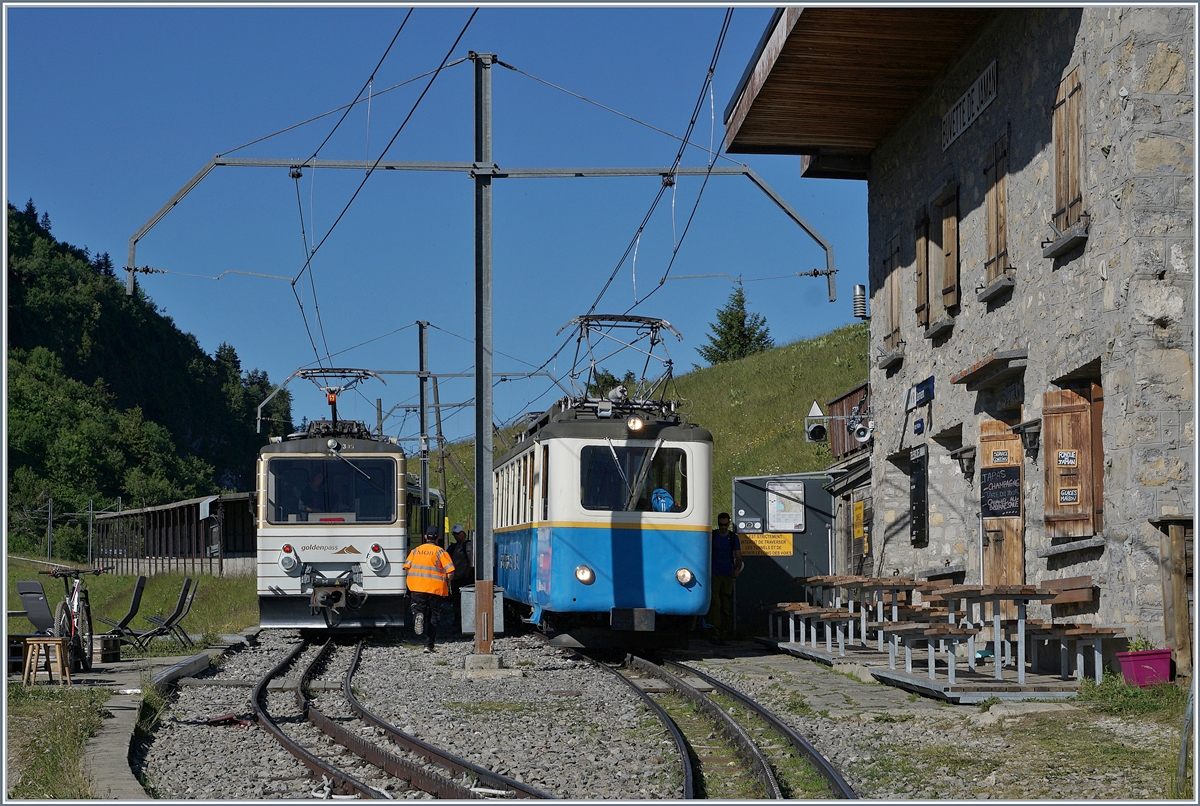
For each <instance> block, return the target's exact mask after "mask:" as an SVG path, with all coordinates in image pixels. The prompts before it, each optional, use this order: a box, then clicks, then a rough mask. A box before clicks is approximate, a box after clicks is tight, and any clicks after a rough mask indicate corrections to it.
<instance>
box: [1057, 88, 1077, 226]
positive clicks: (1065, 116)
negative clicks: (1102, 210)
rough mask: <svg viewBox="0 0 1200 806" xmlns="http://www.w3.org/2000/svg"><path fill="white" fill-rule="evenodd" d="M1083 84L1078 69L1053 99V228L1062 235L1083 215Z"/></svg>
mask: <svg viewBox="0 0 1200 806" xmlns="http://www.w3.org/2000/svg"><path fill="white" fill-rule="evenodd" d="M1082 111H1083V84H1082V82H1081V81H1080V79H1079V68H1078V67H1076V68H1075V69H1074V70H1072V71H1071V72H1070V73H1068V74H1067V76H1066V78H1064V79H1063V80H1062V81H1061V82H1059V85H1058V91H1057V93H1056V94H1055V97H1054V106H1053V107H1052V113H1053V126H1054V213H1053V221H1054V226H1055V227H1056V228H1057V229H1058V231H1059V232H1064V233H1065V232H1066V231H1067V230H1068V229H1070V228H1071V227H1073V226H1075V225H1076V224H1078V223H1079V218H1080V215H1081V214H1082V213H1083V182H1082V181H1081V176H1080V169H1081V157H1082V153H1081V152H1082V148H1083V144H1082V131H1083V127H1082V123H1083V120H1082Z"/></svg>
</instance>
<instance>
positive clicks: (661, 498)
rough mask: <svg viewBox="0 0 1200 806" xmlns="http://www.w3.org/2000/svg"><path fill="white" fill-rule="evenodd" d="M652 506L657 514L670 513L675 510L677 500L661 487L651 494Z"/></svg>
mask: <svg viewBox="0 0 1200 806" xmlns="http://www.w3.org/2000/svg"><path fill="white" fill-rule="evenodd" d="M650 506H652V507H654V511H655V512H670V511H671V510H672V509H674V508H675V499H674V498H672V497H671V494H670V493H669V492H667V491H666V490H664V489H663V488H662V487H659V488H658V489H656V490H655V491H654V492H652V493H650Z"/></svg>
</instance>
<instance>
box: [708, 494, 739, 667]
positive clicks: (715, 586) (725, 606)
mask: <svg viewBox="0 0 1200 806" xmlns="http://www.w3.org/2000/svg"><path fill="white" fill-rule="evenodd" d="M741 568H742V544H741V541H739V540H738V536H737V534H736V533H735V532H731V531H730V530H729V513H728V512H722V513H721V514H719V515H717V528H716V529H714V530H713V533H712V602H711V603H710V604H709V608H708V615H707V616H706V617H705V619H706V620H707V621H708V623H709V624H711V625H712V627H713V630H714V632H715V633H716V637H715V640H714V641H713V643H716V644H723V643H725V642H726V640H728V638H729V636H730V634H731V633H732V632H733V580H735V579H736V578H737V576H738V574H740V573H741Z"/></svg>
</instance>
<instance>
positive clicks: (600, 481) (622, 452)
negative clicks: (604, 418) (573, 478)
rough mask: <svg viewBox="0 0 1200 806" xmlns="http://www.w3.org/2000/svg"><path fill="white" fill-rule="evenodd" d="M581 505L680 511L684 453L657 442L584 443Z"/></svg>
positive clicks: (683, 492)
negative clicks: (634, 443)
mask: <svg viewBox="0 0 1200 806" xmlns="http://www.w3.org/2000/svg"><path fill="white" fill-rule="evenodd" d="M579 475H580V497H581V499H582V503H583V508H584V509H593V510H601V511H604V512H683V511H684V510H685V509H687V504H688V502H687V455H686V454H685V453H684V452H683V451H682V450H680V449H679V448H663V447H661V446H659V445H647V446H636V447H635V446H617V445H613V444H612V443H608V444H605V445H587V446H584V448H583V452H582V455H581V465H580V474H579Z"/></svg>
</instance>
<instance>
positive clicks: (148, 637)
mask: <svg viewBox="0 0 1200 806" xmlns="http://www.w3.org/2000/svg"><path fill="white" fill-rule="evenodd" d="M191 589H192V578H191V577H188V578H187V579H185V580H183V589H182V590H181V591H179V601H178V602H176V603H175V610H174V611H172V612H171V615H169V616H167V617H166V618H163V617H161V616H143V617H142V618H143V619H145V620H146V621H148V622H150V623H151V624H154V625H156V626H155V627H154V629H151V630H134V631H133V632H134V635H133V640H134V643H135V644H136V645H137V647H138V649H141V650H143V651H144V650H145V649H146V648H147V647H148V646H149V645H150V642H151V641H152V640H154V639H155V638H158V637H159V636H160V635H170V636H171V637H172V638H174V639H175V640H176V641H178V640H179V638H178V637H177V636H176V635H175V634H174V633H173V632H172V628H173V627H174V626H175V623H176V622H177V621H179V619H181V618H183V613H184V608H185V607H188V606H189V602H188V592H189V591H190V590H191ZM181 643H182V642H181ZM185 646H186V645H185Z"/></svg>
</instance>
